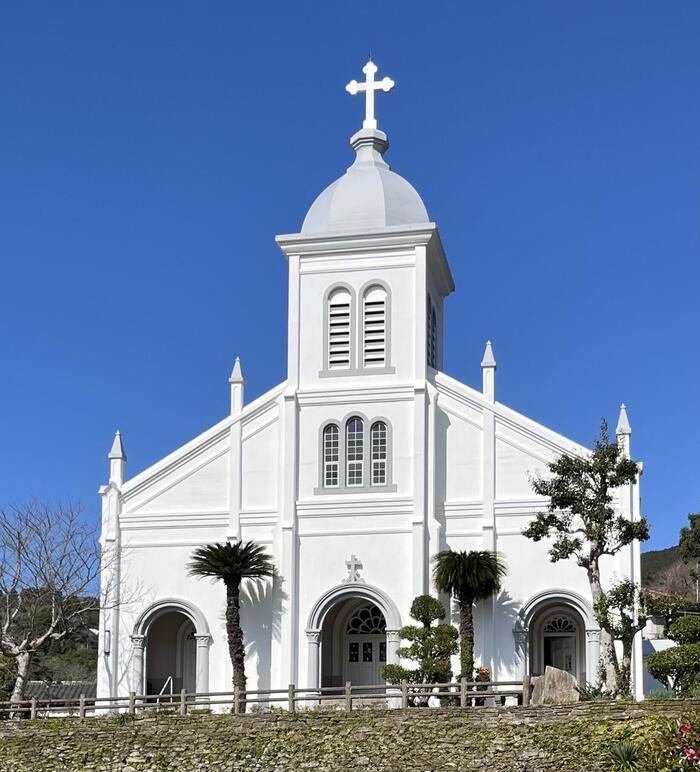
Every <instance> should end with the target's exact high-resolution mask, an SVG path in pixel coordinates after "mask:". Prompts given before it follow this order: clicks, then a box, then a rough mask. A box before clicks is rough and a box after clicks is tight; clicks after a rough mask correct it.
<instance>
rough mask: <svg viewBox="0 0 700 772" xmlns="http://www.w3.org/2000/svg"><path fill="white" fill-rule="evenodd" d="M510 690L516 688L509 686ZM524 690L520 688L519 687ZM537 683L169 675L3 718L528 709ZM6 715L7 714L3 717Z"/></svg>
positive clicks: (20, 708)
mask: <svg viewBox="0 0 700 772" xmlns="http://www.w3.org/2000/svg"><path fill="white" fill-rule="evenodd" d="M509 687H510V688H509ZM514 687H518V688H514ZM530 691H531V683H530V678H529V676H525V678H524V679H523V681H467V680H466V679H462V680H461V681H455V682H450V683H438V684H429V683H410V682H408V681H402V682H401V683H399V684H387V683H384V684H353V683H351V682H349V681H348V682H346V683H345V684H344V685H342V686H307V687H297V686H295V685H294V684H289V686H288V687H287V688H286V689H259V690H251V691H248V690H246V691H243V690H241V689H239V688H238V687H235V688H234V690H233V691H230V692H221V691H217V692H187V691H186V690H185V689H182V690H181V691H180V694H179V699H178V695H176V694H175V693H174V681H173V677H172V676H168V678H167V679H166V681H165V683H164V684H163V686H162V688H161V689H160V691H159V692H158V694H136V692H131V693H130V694H129V695H126V696H115V697H86V696H85V695H84V694H83V695H81V696H80V699H79V700H69V699H58V700H50V699H42V700H39V699H37V698H32V699H31V700H26V699H25V700H18V701H14V702H13V701H4V702H0V719H2V718H5V717H13V716H17V715H22V714H24V715H27V714H28V715H29V717H30V718H37V717H39V714H41V715H47V714H50V713H54V714H56V713H59V712H62V713H66V714H69V715H77V716H78V717H79V718H81V719H83V718H86V717H87V716H88V713H89V714H90V715H91V716H96V715H104V714H109V713H114V712H123V711H128V712H129V713H132V714H135V713H137V712H139V711H147V710H152V709H160V708H161V707H162V705H161V701H162V700H163V698H164V695H166V694H167V695H168V697H169V707H171V708H172V709H175V710H178V712H179V713H180V714H181V715H185V714H187V712H188V710H189V709H193V708H205V709H206V708H210V707H211V706H216V705H229V706H231V709H232V711H233V713H242V712H244V711H245V709H246V706H247V705H257V704H263V705H266V704H272V703H287V710H289V712H290V713H293V712H295V711H296V709H297V707H298V706H302V707H304V706H306V707H309V706H313V705H321V704H322V703H323V702H327V701H328V702H330V701H335V703H337V704H339V705H342V706H343V709H344V710H352V709H353V703H354V702H355V701H356V700H360V701H361V703H365V702H368V701H370V700H385V701H386V704H387V707H388V708H397V707H401V708H408V707H409V706H410V705H412V704H418V705H426V703H427V704H430V702H429V701H430V699H431V698H438V699H440V698H447V699H448V704H450V705H453V706H457V705H459V707H461V708H474V707H481V706H484V705H486V704H487V703H488V704H491V705H493V704H494V702H495V701H496V700H503V699H505V698H517V702H518V704H521V705H523V706H527V705H529V703H530ZM2 714H6V715H2Z"/></svg>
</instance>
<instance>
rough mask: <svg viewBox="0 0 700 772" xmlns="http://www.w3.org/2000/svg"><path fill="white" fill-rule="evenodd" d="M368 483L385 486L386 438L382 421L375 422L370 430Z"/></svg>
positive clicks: (385, 429)
mask: <svg viewBox="0 0 700 772" xmlns="http://www.w3.org/2000/svg"><path fill="white" fill-rule="evenodd" d="M369 436H370V462H371V468H370V483H371V484H372V485H386V483H387V456H388V437H387V428H386V424H385V423H384V421H375V423H373V424H372V428H371V429H370V434H369Z"/></svg>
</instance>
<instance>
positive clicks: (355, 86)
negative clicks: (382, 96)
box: [345, 58, 396, 129]
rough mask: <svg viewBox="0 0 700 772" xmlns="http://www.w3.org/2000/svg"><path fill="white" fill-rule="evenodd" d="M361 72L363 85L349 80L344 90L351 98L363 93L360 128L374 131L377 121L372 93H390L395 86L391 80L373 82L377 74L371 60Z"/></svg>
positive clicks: (383, 79) (384, 79)
mask: <svg viewBox="0 0 700 772" xmlns="http://www.w3.org/2000/svg"><path fill="white" fill-rule="evenodd" d="M362 72H364V74H365V75H366V76H367V80H366V81H365V82H364V83H358V82H357V81H356V80H351V81H350V83H348V85H347V86H346V87H345V90H346V91H347V92H348V93H349V94H352V95H353V96H355V95H356V94H358V93H359V92H361V91H364V92H365V119H364V121H363V122H362V128H363V129H376V128H377V120H376V118H375V117H374V92H375V91H384V92H387V91H391V89H392V88H394V86H395V85H396V84H395V83H394V81H393V80H392V79H391V78H382V80H378V81H375V80H374V76H375V74H376V72H377V65H376V64H375V63H374V62H373V61H372V59H371V58H370V60H369V61H368V62H367V64H366V65H365V66H364V67H363V68H362Z"/></svg>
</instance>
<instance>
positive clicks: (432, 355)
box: [426, 295, 437, 367]
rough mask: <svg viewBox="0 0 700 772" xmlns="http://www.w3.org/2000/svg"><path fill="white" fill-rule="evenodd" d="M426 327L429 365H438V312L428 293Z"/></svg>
mask: <svg viewBox="0 0 700 772" xmlns="http://www.w3.org/2000/svg"><path fill="white" fill-rule="evenodd" d="M426 327H427V329H426V333H427V334H426V338H427V340H426V343H427V347H428V352H427V353H428V357H427V358H428V366H429V367H437V314H436V312H435V306H434V305H433V301H432V299H431V297H430V295H428V305H427V309H426Z"/></svg>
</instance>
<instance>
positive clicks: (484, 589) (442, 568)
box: [433, 550, 508, 603]
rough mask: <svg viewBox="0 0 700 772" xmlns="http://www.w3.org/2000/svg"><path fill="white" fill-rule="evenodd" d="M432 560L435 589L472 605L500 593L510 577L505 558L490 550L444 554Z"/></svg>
mask: <svg viewBox="0 0 700 772" xmlns="http://www.w3.org/2000/svg"><path fill="white" fill-rule="evenodd" d="M433 560H434V563H435V566H434V568H433V578H434V580H435V586H436V587H437V588H438V589H439V590H441V591H442V592H447V593H449V594H450V595H454V597H455V598H457V599H458V600H463V601H467V602H471V603H474V602H475V601H477V600H481V599H482V598H488V597H489V596H490V595H493V593H495V592H498V590H499V589H500V588H501V581H502V579H503V577H504V576H505V575H506V574H507V573H508V571H507V568H506V565H505V563H504V562H503V560H502V558H501V557H499V555H498V554H496V553H495V552H489V551H488V550H474V551H472V552H465V551H461V552H456V551H453V550H443V551H442V552H440V553H438V554H437V555H436V556H435V557H434V558H433Z"/></svg>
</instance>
